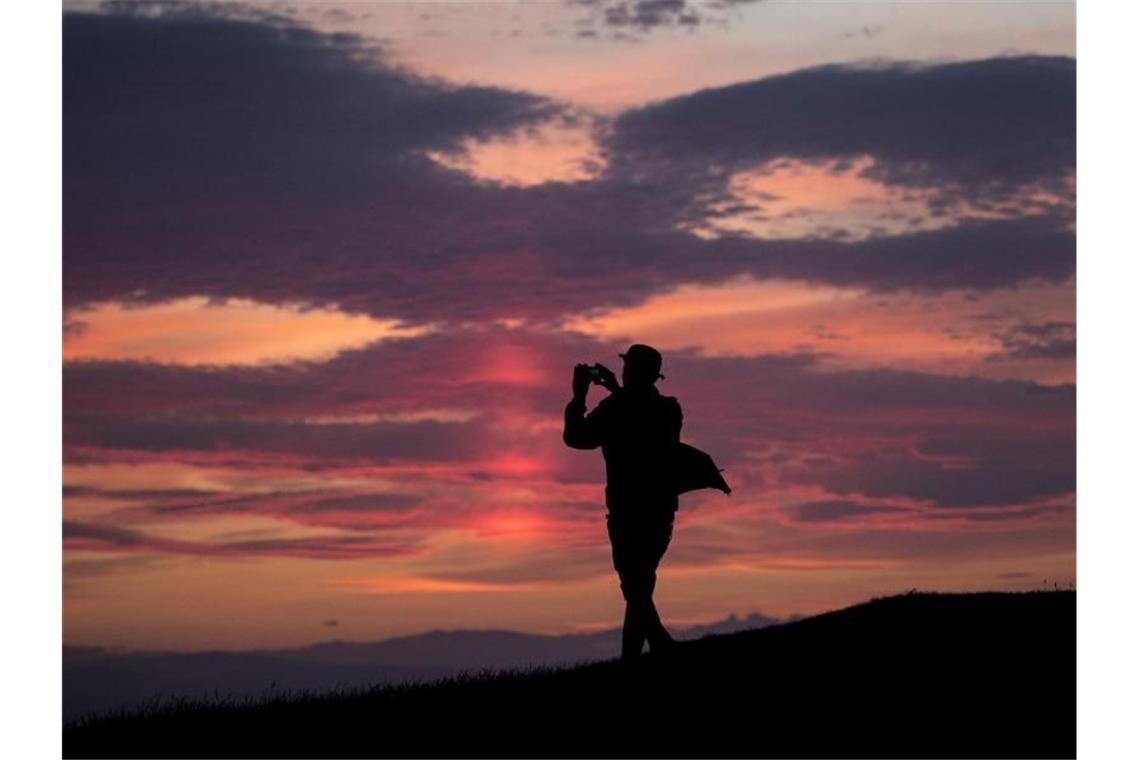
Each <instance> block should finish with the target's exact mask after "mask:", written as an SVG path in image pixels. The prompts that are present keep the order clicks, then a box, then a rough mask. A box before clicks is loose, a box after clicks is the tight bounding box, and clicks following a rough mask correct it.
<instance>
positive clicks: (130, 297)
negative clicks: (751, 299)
mask: <svg viewBox="0 0 1140 760" xmlns="http://www.w3.org/2000/svg"><path fill="white" fill-rule="evenodd" d="M64 40H65V42H64V47H65V59H64V119H65V124H66V127H65V133H64V192H65V210H66V212H65V218H64V298H65V304H67V305H68V306H69V307H77V306H80V305H83V304H90V303H93V302H107V301H115V300H118V301H125V302H152V303H153V302H166V301H172V300H174V299H179V298H187V297H200V296H205V297H207V298H211V299H215V300H218V299H226V298H242V299H248V300H249V301H251V302H254V303H257V304H299V303H307V304H312V305H317V306H334V305H335V306H337V307H338V308H340V309H342V310H343V311H344V312H347V313H367V314H370V315H373V316H377V317H383V318H395V319H399V320H404V321H406V322H408V323H419V324H423V323H428V322H436V321H444V322H450V323H457V322H463V321H470V320H490V319H499V318H512V319H519V318H522V319H531V320H538V321H543V320H555V319H557V318H559V317H561V316H563V315H566V314H581V313H585V312H589V311H590V310H592V309H596V308H599V307H603V306H611V307H612V306H622V305H633V304H636V303H639V302H640V301H642V300H644V299H645V298H647V297H648V296H650V295H652V294H654V293H658V292H661V291H663V290H667V289H669V288H670V287H673V286H676V285H678V284H681V283H693V282H702V283H716V282H721V281H723V280H725V279H726V278H729V277H732V276H734V275H738V274H745V273H751V274H753V275H755V276H756V277H761V278H765V277H797V278H803V279H808V280H811V281H815V282H827V283H834V284H842V285H849V284H858V285H866V286H867V287H870V288H874V289H898V288H919V289H929V290H945V289H949V288H963V287H970V288H995V287H1002V286H1004V285H1009V284H1011V283H1016V282H1021V281H1024V280H1026V279H1030V278H1044V279H1049V280H1054V281H1060V280H1064V279H1065V278H1067V277H1069V276H1070V275H1071V274H1072V272H1073V269H1074V239H1073V232H1072V229H1071V225H1070V221H1071V219H1070V216H1071V215H1070V214H1068V212H1066V211H1065V210H1064V209H1063V208H1062V209H1055V208H1053V207H1052V206H1049V205H1048V204H1046V208H1044V210H1042V209H1041V208H1036V207H1034V209H1030V208H1029V206H1026V205H1025V204H1030V203H1031V201H1030V200H1027V198H1028V196H1025V193H1026V192H1029V191H1027V190H1025V187H1026V184H1027V183H1028V184H1029V185H1030V186H1032V187H1035V188H1036V187H1038V186H1040V187H1041V188H1045V189H1046V190H1047V191H1048V192H1047V194H1048V193H1053V192H1054V191H1056V193H1060V194H1061V195H1064V194H1065V193H1067V192H1068V189H1067V188H1068V187H1069V186H1068V185H1067V184H1066V180H1065V176H1066V175H1067V174H1068V173H1071V169H1072V165H1073V162H1072V150H1071V147H1072V140H1071V137H1072V131H1073V130H1072V118H1071V116H1072V113H1071V112H1072V106H1073V102H1072V89H1071V81H1070V80H1071V75H1072V71H1073V68H1074V64H1073V62H1072V61H1071V60H1069V59H1046V58H1012V59H996V60H991V61H975V62H967V63H961V64H945V65H933V64H932V65H925V66H918V65H902V64H899V65H884V66H878V67H842V66H833V67H826V68H823V69H812V70H807V71H801V72H793V73H791V74H788V75H784V76H779V77H771V78H768V79H763V80H758V81H756V82H750V83H743V84H739V85H734V86H731V87H726V88H720V89H716V90H706V91H702V92H698V93H694V94H692V95H688V96H684V97H681V98H675V99H672V100H669V101H665V102H663V103H659V104H655V105H652V106H648V107H645V108H641V109H636V110H633V111H631V112H627V113H625V114H623V115H621V116H620V117H618V118H617V119H616V121H615V122H614V123H613V124H612V125H610V126H605V127H604V128H603V129H602V132H601V133H599V139H602V138H603V137H604V138H605V139H602V144H603V145H604V146H605V159H606V162H607V166H606V167H602V168H599V170H598V171H597V172H592V173H591V174H590V175H589V178H586V179H581V180H574V181H553V182H543V183H540V184H534V185H531V186H526V187H511V186H498V185H495V184H493V183H487V182H480V181H479V180H478V179H477V178H475V177H472V176H470V175H468V174H467V173H466V172H465V171H460V170H456V169H449V168H448V167H446V166H443V165H441V164H439V163H437V162H436V161H434V160H432V158H431V157H430V155H429V154H434V155H451V156H462V155H463V154H464V153H465V152H467V151H469V150H471V146H472V145H481V144H491V145H494V144H497V143H496V140H501V139H507V138H509V137H510V136H511V135H516V134H519V130H524V132H525V131H526V130H529V129H531V128H541V127H543V125H548V124H551V123H554V124H585V125H589V124H593V123H594V122H593V121H591V120H589V119H586V120H583V119H582V117H581V115H579V114H576V113H574V112H573V111H572V110H570V109H568V108H567V107H566V106H564V105H563V104H558V103H555V102H552V101H550V100H548V99H546V98H543V97H541V96H537V95H533V94H526V93H519V92H511V91H506V90H502V89H496V88H491V87H473V86H458V85H454V84H449V83H446V82H442V81H439V80H435V79H428V78H424V77H419V76H417V75H415V74H414V73H411V72H409V71H407V70H404V69H401V68H398V67H395V66H393V65H391V64H390V63H389V62H388V61H387V59H386V58H385V57H384V54H383V52H382V51H378V50H376V49H374V48H373V47H371V46H369V45H368V44H367V43H365V42H364V41H362V40H360V39H357V38H354V37H351V36H345V35H324V34H319V33H317V32H314V31H312V30H309V29H306V28H303V27H299V26H295V25H292V24H290V23H287V22H283V21H264V20H262V21H259V20H256V19H248V18H230V17H226V16H222V17H218V16H215V15H209V14H206V13H201V12H199V13H195V14H172V15H171V14H165V13H158V14H155V15H153V16H152V15H138V14H134V15H124V14H111V15H88V14H71V13H69V14H65V18H64ZM999 125H1000V128H999ZM606 134H608V137H605V135H606ZM865 154H868V155H871V156H873V158H874V159H875V160H874V163H873V164H872V165H871V168H869V169H867V170H866V171H868V172H870V173H871V175H872V176H871V177H870V178H869V179H870V180H873V181H875V182H883V183H888V184H890V185H892V186H899V187H904V188H907V187H916V186H922V187H927V186H931V187H934V188H935V190H936V192H935V195H936V196H937V197H939V198H942V199H943V200H944V201H945V202H947V203H949V202H950V200H948V199H952V198H959V197H968V198H969V200H970V203H972V204H975V205H977V204H989V206H992V207H993V208H990V210H988V211H986V212H985V213H981V212H979V213H981V216H979V217H973V218H962V219H959V218H958V216H956V214H958V213H959V212H958V211H955V210H953V208H951V209H950V210H945V209H943V210H942V211H939V209H938V208H934V209H933V211H932V212H931V213H947V214H950V216H949V217H948V218H949V219H950V223H947V224H946V225H945V226H944V227H943V228H941V229H937V230H926V231H922V232H916V233H910V234H906V233H904V234H894V235H890V236H884V235H879V236H876V237H873V238H871V239H867V240H843V239H796V238H784V239H765V240H756V239H752V238H750V237H749V236H747V235H731V234H727V235H722V236H721V237H720V238H719V239H712V240H706V239H702V238H700V237H698V236H696V235H694V234H692V232H690V231H688V230H687V229H686V228H687V227H692V226H699V225H700V224H701V223H703V222H704V221H707V219H708V218H710V215H715V214H717V213H721V212H722V211H723V209H722V210H721V211H718V210H717V207H716V202H717V199H718V198H719V199H721V200H723V196H724V193H725V187H726V183H727V182H728V180H729V178H730V177H731V175H732V173H733V172H734V171H735V170H736V169H738V168H739V169H741V170H743V169H746V168H748V167H755V166H756V165H758V164H761V163H763V162H764V161H768V160H770V159H789V160H791V159H794V160H799V161H816V160H822V159H824V158H828V159H836V158H838V159H839V160H840V163H842V162H843V160H847V159H850V158H851V157H853V156H857V155H865ZM1015 191H1016V192H1017V193H1021V195H1016V196H1014V199H1013V200H1010V197H1009V193H1012V192H1015ZM1043 192H1045V191H1043ZM924 197H927V196H924ZM1050 197H1052V196H1050ZM1003 199H1004V200H1003ZM1033 203H1036V201H1033ZM994 204H998V206H994ZM1002 204H1005V205H1004V206H1003V205H1002ZM1010 204H1012V207H1010V208H1006V207H1005V206H1009V205H1010ZM936 205H937V204H936ZM999 206H1000V208H999ZM971 208H973V206H972V207H971ZM140 209H145V213H140ZM1031 210H1032V213H1030V211H1031ZM987 214H988V216H987ZM73 321H74V320H73Z"/></svg>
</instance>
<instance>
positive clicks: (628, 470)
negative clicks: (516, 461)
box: [562, 345, 682, 659]
mask: <svg viewBox="0 0 1140 760" xmlns="http://www.w3.org/2000/svg"><path fill="white" fill-rule="evenodd" d="M621 357H622V359H623V360H624V366H623V368H622V383H621V385H619V384H618V382H617V378H616V377H614V374H613V372H611V371H610V370H608V369H606V368H605V367H603V366H601V365H598V364H595V365H593V366H592V367H590V366H588V365H585V364H579V365H577V366H576V367H574V381H573V389H574V398H572V399H571V400H570V403H569V404H567V405H566V425H565V428H564V430H563V433H562V439H563V440H564V441H565V442H566V445H567V446H571V447H573V448H575V449H596V448H597V447H599V446H601V447H602V456H603V457H604V458H605V460H606V526H607V528H608V531H609V536H610V544H611V545H612V547H613V562H614V569H615V570H617V573H618V578H619V579H620V581H621V591H622V596H624V597H625V624H624V627H623V629H622V644H621V653H622V658H623V659H632V658H636V657H637V656H638V655H640V654H641V649H642V646H643V644H644V643H645V641H646V640H648V641H649V648H650V649H651V650H652V651H660V650H662V649H666V648H668V647H670V646H672V645H673V643H674V642H673V639H672V637H671V636H669V632H668V631H666V630H665V626H664V625H662V624H661V618H660V617H659V616H658V614H657V608H656V607H655V606H654V605H653V589H654V587H655V586H656V584H657V565H658V563H659V562H660V561H661V558H662V557H663V556H664V555H665V550H666V548H668V546H669V539H670V538H671V537H672V535H673V517H674V515H675V514H676V512H677V490H676V486H675V484H674V483H673V482H671V481H670V480H669V479H668V477H667V476H668V472H669V462H670V461H671V457H672V456H673V453H674V452H675V450H676V447H677V446H678V444H679V443H680V440H681V418H682V415H681V405H680V404H679V403H677V399H675V398H673V397H672V396H663V395H661V393H660V391H658V390H657V386H656V385H655V383H656V382H657V380H658V379H660V378H663V377H664V375H662V374H661V354H660V353H658V352H657V351H656V350H655V349H653V348H650V347H649V346H644V345H633V346H630V348H629V350H628V351H627V352H626V353H624V354H621ZM591 383H598V384H599V385H601V386H603V387H605V388H606V389H607V390H609V391H610V395H609V396H607V397H606V398H604V399H602V400H601V402H600V403H599V404H598V405H597V406H596V407H595V408H594V410H593V411H591V412H590V413H589V414H586V394H587V392H588V391H589V388H590V385H591Z"/></svg>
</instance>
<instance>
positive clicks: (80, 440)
mask: <svg viewBox="0 0 1140 760" xmlns="http://www.w3.org/2000/svg"><path fill="white" fill-rule="evenodd" d="M623 347H624V346H623V345H621V344H618V343H608V342H604V341H596V340H591V339H588V338H586V337H585V336H575V335H558V334H552V333H549V332H543V331H535V330H528V329H521V328H519V329H507V328H501V329H494V330H488V331H472V332H466V331H457V332H455V333H452V334H436V335H430V336H423V337H421V338H416V339H411V340H409V341H404V342H401V343H395V344H381V345H377V346H373V347H370V348H367V349H361V350H356V351H350V352H346V353H345V354H342V355H340V356H338V357H337V358H335V359H332V360H330V361H329V362H325V363H320V364H310V365H301V366H284V367H274V368H265V367H229V368H224V369H222V368H196V367H162V366H156V365H150V364H145V363H127V362H106V363H103V362H85V363H73V364H68V365H67V366H65V368H64V402H65V410H66V414H65V420H64V422H65V428H64V445H65V455H66V457H67V459H68V461H71V462H78V461H92V458H93V457H94V458H95V459H96V460H98V461H116V460H123V461H132V458H133V457H135V456H136V455H137V453H138V452H139V451H150V452H153V453H154V454H155V455H156V456H158V455H161V456H170V455H171V454H174V453H175V452H177V453H178V456H179V458H180V459H183V460H186V459H187V458H188V457H190V456H191V455H193V456H195V457H198V459H196V460H195V461H199V462H201V463H202V464H205V463H208V462H215V463H222V462H225V463H228V465H231V466H232V465H235V464H239V463H240V462H242V461H246V462H247V463H248V464H247V466H257V467H267V466H270V465H272V463H274V462H278V463H280V465H281V466H286V467H301V466H303V467H305V468H308V469H309V470H310V471H319V470H322V469H337V468H350V467H359V466H362V465H367V466H370V467H373V468H381V469H379V470H374V471H375V472H376V473H377V474H379V473H380V472H383V468H392V471H393V477H396V478H397V479H398V480H399V479H401V478H406V477H408V476H409V472H408V471H407V470H406V469H403V468H402V467H403V466H402V465H401V464H400V463H401V462H403V463H406V464H407V465H408V466H413V465H414V466H415V467H425V466H428V465H431V466H433V467H435V469H434V470H433V474H432V478H434V479H436V480H437V481H438V482H447V483H450V484H451V486H450V487H453V488H461V489H463V490H462V498H464V499H474V500H476V501H478V500H479V499H480V498H483V497H480V496H479V494H480V493H483V494H485V496H486V498H488V499H490V500H491V503H494V500H495V499H497V498H499V497H498V496H496V495H495V494H499V493H500V492H499V491H497V490H496V489H497V488H498V486H499V484H501V483H502V482H504V481H509V482H515V483H526V484H530V486H531V487H533V488H534V489H535V491H534V492H533V494H531V495H530V496H528V497H526V503H531V501H530V500H531V499H535V500H537V501H535V502H534V503H535V504H536V505H538V506H539V508H540V509H542V510H552V513H555V512H557V511H558V510H561V509H562V507H557V506H553V505H556V504H559V503H563V502H564V503H565V504H567V505H568V504H571V503H576V502H580V501H582V500H583V499H587V498H588V494H589V490H588V489H589V488H590V487H595V488H596V487H597V486H596V484H598V482H599V479H600V477H601V470H600V463H599V462H597V461H595V458H587V457H583V456H580V455H577V453H576V452H571V451H568V450H565V449H564V447H563V446H561V442H560V439H559V435H558V433H559V422H558V414H559V412H560V410H561V407H562V405H563V404H564V403H565V400H566V399H565V393H566V391H565V388H564V387H563V382H564V380H565V378H564V373H565V372H566V371H567V370H566V368H567V367H569V366H570V365H572V364H573V363H574V361H577V360H583V361H585V360H593V361H596V360H599V359H603V360H604V359H605V357H607V356H615V355H616V353H617V352H618V351H619V350H620V349H621V348H623ZM665 372H666V375H667V376H668V378H669V379H668V380H667V381H666V383H665V387H664V391H665V392H666V393H669V394H671V395H676V396H677V397H678V398H679V399H680V401H681V403H682V405H683V407H684V409H685V417H686V423H685V437H686V440H692V441H694V442H695V443H697V445H699V446H701V447H702V448H706V449H707V450H708V451H710V453H712V454H714V456H715V457H716V459H717V461H718V463H720V464H721V466H723V467H726V468H728V471H729V475H730V481H732V482H733V483H734V485H736V484H738V483H740V484H741V485H742V486H748V488H749V489H751V490H752V491H753V492H757V493H766V492H771V493H775V492H779V491H781V490H782V489H788V488H791V489H802V488H805V487H810V488H813V489H818V490H817V492H816V493H815V495H814V496H812V495H809V496H808V497H807V498H806V499H804V498H803V497H802V496H801V497H800V498H799V499H798V501H812V500H815V501H821V500H824V499H822V498H821V495H822V493H821V492H823V493H830V494H832V495H833V496H834V498H837V499H838V498H840V497H843V500H846V501H857V500H858V499H853V498H851V497H854V496H859V497H865V498H867V499H881V498H895V497H899V498H904V499H910V500H913V501H914V502H915V506H916V507H918V506H922V505H931V506H934V507H939V508H942V507H958V506H973V507H984V506H998V507H1000V506H1003V505H1017V504H1023V503H1026V502H1031V501H1035V500H1038V499H1042V498H1046V497H1050V496H1062V495H1064V494H1067V493H1069V492H1071V491H1072V490H1073V488H1074V478H1075V475H1074V472H1075V462H1074V457H1073V453H1074V447H1075V429H1074V405H1075V393H1074V388H1073V386H1071V385H1062V386H1043V385H1040V384H1037V383H1033V382H1028V381H1020V380H1016V381H1015V380H1003V381H997V380H987V379H982V378H973V377H956V376H945V375H934V374H926V373H922V372H915V371H900V370H894V369H887V368H869V369H860V370H842V371H833V370H827V369H825V368H824V367H823V366H822V365H821V362H820V359H819V358H818V357H815V356H812V355H810V354H767V355H760V356H752V357H737V356H719V357H711V356H703V355H699V354H696V353H694V352H689V351H674V352H668V353H667V355H666V368H665ZM123 387H131V388H132V389H133V390H132V393H131V395H130V396H129V397H124V396H123V394H122V393H121V388H123ZM425 407H426V408H447V407H467V408H473V409H474V410H475V411H476V412H478V415H477V416H474V417H471V418H468V419H465V420H464V421H457V422H435V421H422V422H377V423H366V424H349V423H339V424H338V423H333V424H321V425H310V424H306V423H304V422H298V421H297V420H299V419H301V418H304V417H306V416H321V415H325V416H329V417H333V418H335V417H337V416H338V415H348V414H353V413H374V414H382V413H383V412H385V411H387V410H391V409H404V410H415V409H417V408H425ZM433 463H434V464H433ZM734 478H735V480H734ZM552 483H553V484H555V485H554V486H552V485H551V484H552ZM480 484H482V485H480ZM580 487H586V488H587V490H586V491H576V492H575V491H574V490H573V489H577V488H580ZM544 488H545V489H548V492H547V494H546V497H545V503H543V502H544V498H543V497H541V496H540V494H541V493H542V489H544ZM550 489H554V490H550ZM410 492H411V493H420V490H419V489H411V491H410ZM340 496H345V497H347V498H348V501H345V502H341V503H339V504H337V503H336V502H327V503H326V504H325V505H324V506H323V507H321V508H319V509H317V510H316V511H314V512H312V515H313V516H314V517H317V516H319V515H320V514H322V510H328V511H329V512H330V513H334V512H335V513H336V514H337V515H338V518H337V519H339V520H342V521H343V522H344V523H345V524H350V523H353V522H354V518H353V516H352V513H353V511H354V509H355V507H357V506H359V507H360V508H361V509H362V510H368V509H369V499H371V498H373V497H370V496H363V495H362V496H358V495H356V494H353V493H351V492H350V493H347V494H340ZM336 497H337V494H328V495H325V496H324V497H322V498H330V499H334V498H336ZM455 500H462V499H460V498H459V496H458V495H456V496H454V497H453V498H452V499H450V500H449V501H455ZM410 506H411V503H410V502H408V503H406V504H405V503H401V504H397V503H392V504H387V505H384V507H385V509H389V510H391V509H400V508H405V507H410ZM299 509H302V508H301V507H300V506H299V505H296V504H294V505H293V506H291V507H289V510H291V512H290V514H291V519H299V515H298V512H297V510H299ZM566 509H568V510H570V511H568V512H565V514H563V515H562V516H563V517H566V519H576V518H574V516H573V513H574V510H573V509H571V508H570V507H569V506H567V507H566ZM560 519H561V518H560ZM367 522H368V520H366V519H364V518H361V524H367Z"/></svg>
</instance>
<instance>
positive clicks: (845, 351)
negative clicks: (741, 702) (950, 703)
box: [62, 0, 1076, 650]
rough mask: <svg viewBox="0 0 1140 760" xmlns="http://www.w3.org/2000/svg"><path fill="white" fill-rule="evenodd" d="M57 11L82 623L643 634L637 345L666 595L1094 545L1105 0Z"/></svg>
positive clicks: (989, 574)
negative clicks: (636, 585)
mask: <svg viewBox="0 0 1140 760" xmlns="http://www.w3.org/2000/svg"><path fill="white" fill-rule="evenodd" d="M64 7H65V14H64V17H63V52H64V61H63V117H64V122H63V127H64V141H63V160H64V177H63V209H64V228H63V245H64V248H63V254H64V255H63V302H64V335H63V431H64V437H63V449H64V491H63V514H64V522H63V529H62V530H63V541H64V583H63V598H64V641H65V643H67V644H73V645H99V646H115V647H123V648H128V649H164V650H171V649H176V650H196V649H207V648H224V649H248V648H258V647H269V646H287V645H297V644H305V643H311V642H314V641H320V640H327V639H331V638H341V639H350V640H369V639H378V638H384V637H387V636H392V635H397V634H406V633H414V632H419V631H424V630H429V629H433V628H509V629H515V630H523V631H534V632H549V633H557V632H571V631H587V630H596V629H601V628H612V627H616V626H618V625H619V624H620V620H621V613H622V608H623V602H622V599H621V595H620V592H619V589H618V585H617V579H616V576H615V574H614V573H613V570H612V567H611V564H610V556H609V546H608V543H607V540H606V533H605V524H604V507H603V506H602V477H603V468H602V461H601V455H600V453H599V452H581V451H573V450H570V449H567V448H566V447H565V446H564V445H563V444H562V440H561V425H562V418H561V414H562V407H563V406H564V404H565V403H566V401H567V400H568V399H569V395H570V376H571V369H572V367H573V365H574V364H575V363H577V362H594V361H600V362H603V363H606V364H608V365H609V366H611V367H613V368H614V369H617V368H619V367H620V359H618V358H617V356H616V355H617V353H618V352H619V351H621V350H623V349H624V348H626V347H627V346H628V345H629V344H630V343H632V342H642V343H650V344H652V345H654V346H656V347H657V348H659V349H660V350H661V351H662V352H663V353H664V355H665V364H664V368H663V372H664V374H665V375H666V376H667V379H666V380H664V381H662V383H661V386H660V387H661V389H662V391H663V392H664V393H666V394H668V395H673V396H676V397H677V398H678V400H679V401H680V402H681V404H682V406H683V408H684V413H685V424H684V429H683V431H682V438H683V439H684V440H686V441H687V442H689V443H692V444H694V445H696V446H699V447H701V448H702V449H704V450H706V451H708V452H709V453H711V454H712V455H713V456H714V457H715V458H716V460H717V462H718V464H719V465H720V466H721V467H723V468H725V475H726V477H727V479H728V481H729V482H730V483H731V484H732V486H733V488H734V491H733V494H732V496H731V497H726V496H724V495H723V494H720V493H716V492H701V493H697V494H689V495H686V496H683V497H682V500H681V504H682V506H681V511H680V513H679V515H678V524H677V530H676V532H675V535H674V542H673V544H672V546H671V548H670V550H669V553H668V554H667V555H666V558H665V560H664V563H663V564H662V568H661V572H660V581H659V586H658V592H657V600H658V607H659V609H660V610H661V613H662V616H663V618H664V619H665V622H666V623H667V624H670V625H687V624H695V623H701V622H707V621H711V620H714V619H718V618H722V617H724V616H725V615H727V614H728V613H730V612H737V613H746V612H751V611H759V612H763V613H765V614H769V615H776V616H783V615H789V614H796V613H809V612H816V611H821V610H826V609H831V608H835V607H837V606H841V605H844V604H849V603H854V602H858V601H861V600H864V599H867V598H869V597H871V596H875V595H882V594H890V593H897V592H900V591H905V590H907V589H910V588H920V589H929V590H975V589H1029V588H1039V587H1041V585H1042V581H1043V580H1047V582H1048V584H1049V585H1050V587H1051V586H1052V584H1053V583H1054V582H1056V583H1058V584H1061V585H1066V586H1067V585H1068V583H1069V582H1070V581H1072V580H1073V579H1074V574H1075V549H1076V537H1075V515H1076V512H1075V510H1076V494H1075V488H1076V487H1075V429H1076V416H1075V395H1076V394H1075V382H1076V362H1075V347H1076V337H1075V300H1076V292H1075V281H1074V272H1075V218H1076V179H1075V153H1076V151H1075V131H1076V129H1075V118H1076V117H1075V111H1076V108H1075V106H1076V61H1075V58H1074V55H1075V21H1074V6H1073V4H1072V3H1068V2H1038V3H1034V2H968V3H950V2H946V3H888V2H866V3H797V4H793V3H778V2H749V1H747V0H706V1H694V0H640V1H638V0H548V1H546V2H532V3H521V2H497V3H478V4H475V3H472V4H463V3H451V4H448V3H426V2H421V3H373V4H369V3H360V2H346V3H335V2H321V3H281V2H274V3H253V4H240V5H239V4H209V5H197V4H172V3H167V4H161V5H157V6H156V5H153V4H135V3H117V2H116V3H110V4H107V5H100V4H98V3H87V2H74V3H65V6H64ZM603 393H604V391H599V390H598V389H594V390H593V391H591V404H593V403H596V401H597V400H598V399H599V398H600V397H601V394H603Z"/></svg>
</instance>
